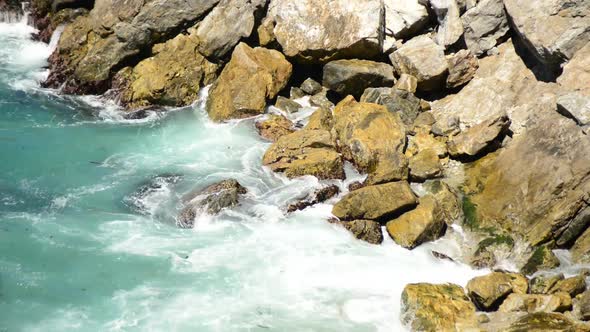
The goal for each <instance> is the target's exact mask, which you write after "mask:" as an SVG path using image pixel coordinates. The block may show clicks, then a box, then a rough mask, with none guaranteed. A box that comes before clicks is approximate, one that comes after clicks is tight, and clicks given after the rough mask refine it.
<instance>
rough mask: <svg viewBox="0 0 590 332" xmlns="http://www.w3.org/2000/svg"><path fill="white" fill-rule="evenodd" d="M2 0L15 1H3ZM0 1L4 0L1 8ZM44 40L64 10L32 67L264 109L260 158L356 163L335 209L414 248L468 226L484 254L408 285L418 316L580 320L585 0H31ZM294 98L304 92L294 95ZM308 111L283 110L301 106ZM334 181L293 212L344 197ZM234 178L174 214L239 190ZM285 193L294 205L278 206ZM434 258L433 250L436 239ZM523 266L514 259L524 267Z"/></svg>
mask: <svg viewBox="0 0 590 332" xmlns="http://www.w3.org/2000/svg"><path fill="white" fill-rule="evenodd" d="M6 3H7V2H6ZM3 5H5V2H2V1H0V8H3V7H2V6H3ZM31 7H32V18H33V20H34V22H35V24H36V25H37V27H38V28H39V30H40V33H39V35H38V38H39V39H40V40H44V41H47V40H48V39H49V37H50V36H51V34H52V32H53V31H54V30H55V29H56V28H57V27H58V26H59V25H62V24H66V27H65V30H64V32H63V34H62V36H61V39H60V42H59V45H58V47H57V49H56V51H55V52H54V54H53V55H52V56H51V57H50V60H49V69H50V75H49V77H48V79H47V81H46V82H44V85H45V86H46V87H51V88H56V89H57V88H59V89H61V91H62V92H63V93H68V94H108V95H109V96H111V97H113V98H115V99H116V100H117V101H119V102H120V104H121V105H122V106H123V107H124V108H125V109H126V110H127V112H128V116H137V115H138V114H141V112H140V113H137V111H138V110H140V111H141V110H145V109H151V108H157V107H162V106H173V107H177V106H186V105H190V104H191V103H193V102H194V100H196V99H197V98H198V95H199V92H200V91H201V89H202V88H204V87H206V86H209V85H211V88H210V90H209V98H208V101H207V104H206V111H207V113H208V114H209V117H210V118H211V119H212V120H213V121H217V122H222V121H227V120H231V119H242V118H249V117H253V116H260V115H263V114H266V113H268V112H269V108H268V106H269V105H272V106H274V109H275V110H279V111H280V112H274V113H272V114H266V115H264V116H262V117H259V118H258V119H257V123H256V127H257V128H258V130H259V132H260V134H261V136H262V137H263V138H265V139H267V140H269V141H271V142H272V145H271V146H270V147H269V149H268V150H267V151H266V153H265V154H264V157H263V160H262V163H263V164H264V165H265V166H267V167H269V168H270V169H271V170H273V171H275V172H279V173H283V174H284V175H285V176H287V177H298V176H304V175H312V176H316V177H317V178H319V179H321V180H330V179H343V178H345V172H344V165H345V163H350V164H352V165H353V166H354V167H355V168H356V169H357V170H358V171H359V172H361V173H363V174H366V175H367V176H366V179H365V180H364V182H362V183H356V184H354V185H351V187H350V188H349V190H348V191H346V192H343V193H341V194H340V196H338V198H339V200H338V202H337V203H336V204H335V205H334V208H333V211H332V214H333V215H334V217H335V218H334V219H333V220H330V221H331V222H334V223H336V224H341V225H342V226H343V227H345V228H346V229H348V230H349V231H350V232H351V233H352V234H354V236H355V237H357V238H358V239H360V240H364V241H367V242H369V243H373V244H379V243H381V242H382V241H383V237H384V234H383V231H386V233H387V234H385V236H390V237H391V238H392V239H393V241H395V242H396V243H397V244H398V245H400V246H402V247H404V248H407V249H408V250H412V249H414V248H416V247H417V246H420V245H421V244H424V243H425V242H429V241H434V240H437V239H439V238H441V237H443V236H459V231H457V229H460V230H461V232H463V233H461V234H462V236H463V237H464V239H467V240H465V241H466V242H467V243H469V244H472V245H469V244H466V245H465V247H464V248H463V251H464V252H463V254H462V256H461V257H452V258H453V259H455V260H460V261H463V262H465V263H468V264H471V265H472V266H474V267H476V268H489V269H492V270H496V269H498V268H499V267H502V263H503V262H510V263H511V264H512V265H513V266H514V271H511V272H506V271H500V270H498V271H495V272H492V273H491V274H489V275H486V276H483V277H478V278H475V279H473V280H472V281H470V282H469V284H468V285H467V287H466V289H463V288H462V287H460V286H457V285H430V284H412V285H408V286H407V287H406V289H405V290H404V293H403V295H402V299H401V301H402V307H403V308H402V317H400V319H402V321H403V322H404V323H405V324H406V325H407V326H408V327H409V328H411V329H412V330H416V331H541V330H555V331H590V323H587V322H586V321H588V320H590V291H588V290H586V288H587V287H586V280H585V279H586V276H587V275H588V273H587V272H586V271H580V274H579V275H578V276H573V277H569V278H566V277H565V276H563V275H559V274H555V273H554V272H553V271H551V270H552V269H554V268H556V267H558V266H559V264H560V260H559V259H558V258H557V257H556V255H555V253H554V251H553V250H554V249H565V250H569V252H570V254H571V260H572V262H573V263H574V264H581V265H583V264H590V240H589V239H590V230H589V229H588V226H589V225H590V138H589V137H588V135H587V133H588V128H589V126H590V4H589V3H588V2H587V1H585V0H570V1H565V0H557V1H550V0H542V1H536V2H526V1H519V0H480V1H477V0H458V1H456V0H444V1H443V0H404V1H387V0H386V1H382V0H356V1H350V0H334V1H327V0H321V1H313V2H312V1H311V0H301V1H296V2H295V1H288V0H221V1H219V0H200V1H197V0H191V1H177V0H168V1H163V0H162V1H160V0H147V1H143V0H130V1H114V0H96V1H83V0H55V1H51V0H33V1H32V3H31ZM302 100H303V101H305V102H303V101H302ZM307 103H308V104H309V105H311V106H312V107H314V108H315V112H314V113H313V114H312V115H311V117H309V118H308V119H304V120H302V121H298V122H297V121H296V122H292V121H291V120H289V119H288V118H287V117H286V116H284V115H288V114H292V113H296V112H297V111H298V110H300V109H301V108H302V107H303V106H304V104H307ZM338 191H339V190H338V188H331V187H326V188H324V189H321V190H320V191H319V192H317V193H315V194H314V195H312V196H313V197H304V198H300V199H301V201H298V202H295V201H296V200H297V199H296V198H294V202H291V203H292V204H291V205H290V206H288V207H286V210H287V211H288V212H292V211H295V210H299V209H304V208H306V207H308V206H310V205H313V204H317V203H319V202H322V201H325V200H327V199H331V198H333V197H336V196H337V195H339V193H338ZM245 193H246V189H245V188H243V187H242V186H241V185H240V184H239V183H237V181H235V180H231V179H228V180H226V181H223V182H221V183H219V184H213V185H212V186H210V187H207V188H205V189H203V190H202V191H200V190H197V191H195V192H193V193H191V194H190V195H189V196H190V197H187V199H186V200H185V207H184V208H183V210H182V211H181V213H180V215H179V217H178V219H179V225H180V226H182V227H192V226H193V225H192V221H193V219H194V216H195V214H197V213H200V211H207V212H208V213H216V212H219V211H220V210H221V209H224V208H231V207H232V206H235V205H237V204H239V200H240V197H241V196H242V195H244V194H245ZM287 211H286V213H288V212H287ZM439 257H443V256H440V254H439ZM517 270H518V271H517Z"/></svg>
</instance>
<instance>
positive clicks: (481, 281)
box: [467, 272, 529, 311]
mask: <svg viewBox="0 0 590 332" xmlns="http://www.w3.org/2000/svg"><path fill="white" fill-rule="evenodd" d="M528 288H529V285H528V280H527V279H526V278H525V277H524V276H522V275H520V274H516V273H504V272H492V273H490V274H488V275H485V276H481V277H475V278H473V279H471V280H470V281H469V283H467V292H468V294H469V297H470V298H471V299H472V300H473V302H474V303H475V305H476V306H477V308H478V309H480V310H483V311H495V310H497V309H498V307H499V306H500V304H502V302H503V301H504V300H505V299H506V297H508V295H510V294H512V293H517V294H526V293H527V291H528Z"/></svg>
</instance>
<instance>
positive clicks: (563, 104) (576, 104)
mask: <svg viewBox="0 0 590 332" xmlns="http://www.w3.org/2000/svg"><path fill="white" fill-rule="evenodd" d="M557 111H558V112H559V113H561V114H563V115H565V116H567V117H570V118H572V119H574V120H575V121H576V123H578V124H579V125H580V126H583V127H584V126H587V125H589V124H590V96H585V95H582V94H581V93H577V92H573V93H569V94H567V95H563V96H561V97H559V98H558V99H557Z"/></svg>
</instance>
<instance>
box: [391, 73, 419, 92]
mask: <svg viewBox="0 0 590 332" xmlns="http://www.w3.org/2000/svg"><path fill="white" fill-rule="evenodd" d="M395 88H396V89H397V90H404V91H407V92H409V93H415V92H416V89H417V88H418V79H417V78H416V77H414V76H412V75H408V74H401V76H400V77H399V79H398V80H397V82H396V83H395Z"/></svg>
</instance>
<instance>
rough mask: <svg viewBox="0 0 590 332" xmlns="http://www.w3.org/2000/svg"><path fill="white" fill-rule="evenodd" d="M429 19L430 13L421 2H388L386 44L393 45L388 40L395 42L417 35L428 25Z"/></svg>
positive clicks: (405, 0) (386, 10)
mask: <svg viewBox="0 0 590 332" xmlns="http://www.w3.org/2000/svg"><path fill="white" fill-rule="evenodd" d="M428 19H429V18H428V11H427V10H426V7H424V5H423V4H422V3H421V2H420V1H419V0H400V1H386V2H385V29H386V41H385V43H386V44H388V43H389V44H391V43H392V41H390V40H388V39H391V40H393V41H395V39H406V38H409V37H412V36H414V35H417V34H418V33H420V31H422V29H423V28H425V26H426V25H427V24H428ZM385 49H387V48H385Z"/></svg>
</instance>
